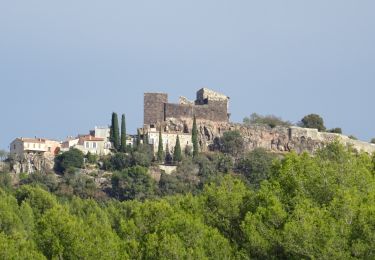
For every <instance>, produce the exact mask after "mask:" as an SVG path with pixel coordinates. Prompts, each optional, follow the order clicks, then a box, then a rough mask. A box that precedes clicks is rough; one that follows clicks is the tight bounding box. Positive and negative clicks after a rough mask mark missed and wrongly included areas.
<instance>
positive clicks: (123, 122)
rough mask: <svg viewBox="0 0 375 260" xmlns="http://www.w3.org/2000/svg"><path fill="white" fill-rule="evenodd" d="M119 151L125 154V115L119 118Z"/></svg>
mask: <svg viewBox="0 0 375 260" xmlns="http://www.w3.org/2000/svg"><path fill="white" fill-rule="evenodd" d="M120 151H121V152H123V153H125V152H126V121H125V114H122V116H121V147H120Z"/></svg>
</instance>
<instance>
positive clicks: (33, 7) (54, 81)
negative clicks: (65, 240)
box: [0, 0, 375, 149]
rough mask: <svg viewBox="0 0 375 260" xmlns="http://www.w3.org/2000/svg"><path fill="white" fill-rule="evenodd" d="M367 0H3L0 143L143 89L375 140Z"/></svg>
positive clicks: (121, 109) (139, 114) (62, 126)
mask: <svg viewBox="0 0 375 260" xmlns="http://www.w3.org/2000/svg"><path fill="white" fill-rule="evenodd" d="M374 12H375V1H374V0H329V1H327V0H310V1H304V0H294V1H291V0H283V1H280V0H273V1H271V0H269V1H267V0H262V1H252V0H243V1H240V0H227V1H221V0H199V1H198V0H197V1H196V0H188V1H176V0H170V1H164V0H158V1H155V0H153V1H151V0H149V1H143V0H136V1H128V0H118V1H114V0H108V1H94V0H79V1H77V0H64V1H51V0H33V1H19V0H11V1H7V0H0V97H1V111H2V113H1V120H0V126H1V127H0V148H3V149H6V148H8V145H9V143H10V142H11V141H12V140H13V139H14V138H16V137H20V136H24V137H34V136H38V137H49V138H56V139H63V138H64V137H66V136H68V135H76V134H78V133H87V132H88V130H89V129H90V128H93V127H94V126H95V125H106V124H109V122H110V117H111V112H112V111H116V112H118V113H119V114H121V113H126V115H127V124H128V132H131V133H132V132H133V133H134V132H135V129H136V127H140V126H141V125H142V121H143V92H153V91H155V92H167V93H169V94H170V101H177V99H178V96H179V95H183V96H187V97H189V98H191V99H193V98H194V97H195V92H196V90H198V89H199V88H201V87H204V86H206V87H209V88H212V89H215V90H218V91H221V92H223V93H225V94H227V95H228V96H230V97H231V103H230V112H231V113H232V120H233V121H236V122H240V121H242V119H243V117H245V116H246V115H249V114H251V113H252V112H258V113H260V114H275V115H278V116H281V117H282V118H284V119H287V120H290V121H292V122H296V121H298V120H300V119H301V118H302V117H303V116H304V115H306V114H308V113H313V112H314V113H318V114H320V115H322V116H323V117H324V119H325V122H326V125H327V127H342V128H343V130H344V132H345V133H346V134H353V135H356V136H357V137H359V138H360V139H363V140H369V139H370V138H372V137H375V120H374V115H373V113H374V102H373V101H374V97H375V15H374Z"/></svg>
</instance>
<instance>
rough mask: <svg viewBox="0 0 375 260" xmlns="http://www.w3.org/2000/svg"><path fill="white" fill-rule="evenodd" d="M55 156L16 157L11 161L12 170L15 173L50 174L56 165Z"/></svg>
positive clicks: (26, 155)
mask: <svg viewBox="0 0 375 260" xmlns="http://www.w3.org/2000/svg"><path fill="white" fill-rule="evenodd" d="M54 158H55V157H54V156H46V155H43V154H38V153H35V154H34V153H30V154H24V155H23V156H16V157H14V158H12V160H11V170H12V172H14V173H17V174H18V173H33V172H42V173H45V172H50V171H52V170H53V167H54V165H55V163H54Z"/></svg>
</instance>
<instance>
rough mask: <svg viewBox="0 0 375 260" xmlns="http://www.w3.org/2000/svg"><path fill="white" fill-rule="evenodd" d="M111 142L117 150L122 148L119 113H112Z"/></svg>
mask: <svg viewBox="0 0 375 260" xmlns="http://www.w3.org/2000/svg"><path fill="white" fill-rule="evenodd" d="M111 142H112V143H113V147H114V148H115V149H116V150H119V149H120V133H119V128H118V117H117V113H115V112H113V113H112V124H111Z"/></svg>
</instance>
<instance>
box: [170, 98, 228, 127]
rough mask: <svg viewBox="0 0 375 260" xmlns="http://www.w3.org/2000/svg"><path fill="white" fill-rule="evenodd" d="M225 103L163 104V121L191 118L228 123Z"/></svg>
mask: <svg viewBox="0 0 375 260" xmlns="http://www.w3.org/2000/svg"><path fill="white" fill-rule="evenodd" d="M227 111H228V110H227V102H225V101H220V102H210V104H208V105H181V104H170V103H167V104H165V119H168V118H177V119H184V118H193V117H194V115H195V117H196V118H197V119H198V120H209V121H214V122H228V112H227Z"/></svg>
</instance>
